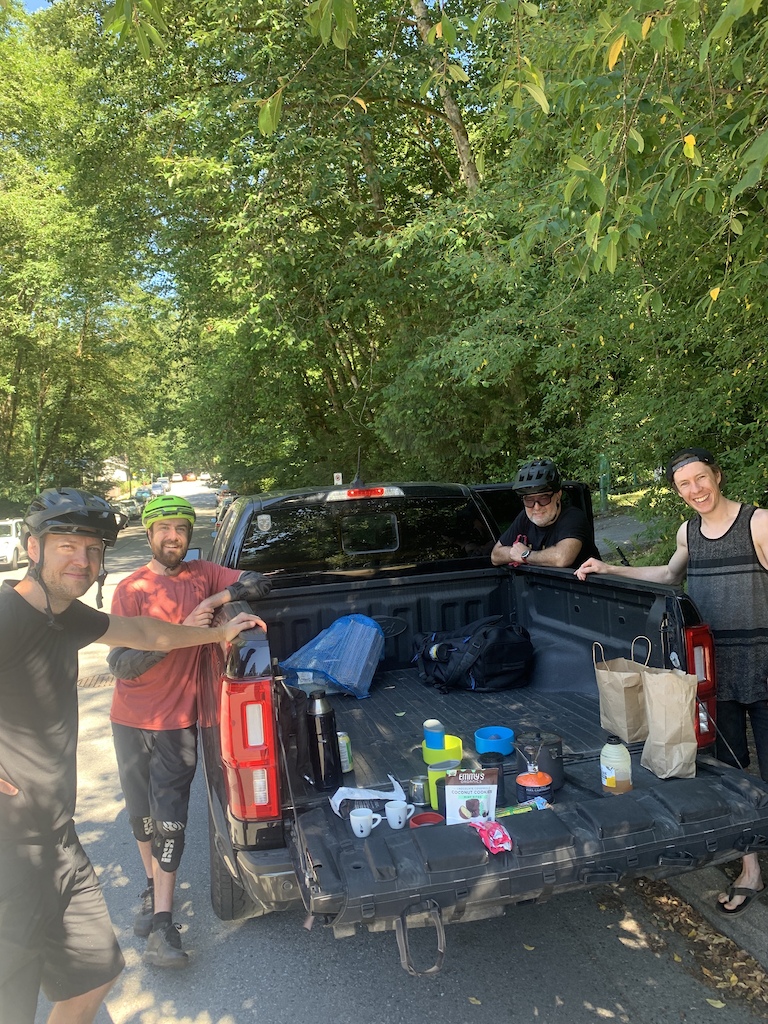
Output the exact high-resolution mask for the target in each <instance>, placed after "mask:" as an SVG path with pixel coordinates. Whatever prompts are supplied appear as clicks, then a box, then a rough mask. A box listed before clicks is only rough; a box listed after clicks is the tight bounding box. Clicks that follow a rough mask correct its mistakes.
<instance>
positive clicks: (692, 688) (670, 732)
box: [640, 668, 697, 779]
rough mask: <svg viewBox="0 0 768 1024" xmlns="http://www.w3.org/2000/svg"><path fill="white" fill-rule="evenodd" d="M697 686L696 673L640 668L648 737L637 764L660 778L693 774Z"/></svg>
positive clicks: (672, 669) (683, 777)
mask: <svg viewBox="0 0 768 1024" xmlns="http://www.w3.org/2000/svg"><path fill="white" fill-rule="evenodd" d="M696 688H697V679H696V676H695V675H690V674H689V673H687V672H682V671H681V670H680V669H677V668H644V669H643V693H644V695H645V711H646V717H647V719H648V739H647V740H646V741H645V746H644V747H643V753H642V755H641V757H640V764H641V765H642V766H643V768H648V769H649V771H652V772H653V774H654V775H656V776H658V778H660V779H692V778H693V777H694V776H695V774H696V750H697V745H696V729H695V726H694V715H695V713H696Z"/></svg>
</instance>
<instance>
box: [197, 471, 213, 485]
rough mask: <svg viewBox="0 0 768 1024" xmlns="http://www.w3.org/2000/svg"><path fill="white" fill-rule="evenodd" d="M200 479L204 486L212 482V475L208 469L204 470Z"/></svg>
mask: <svg viewBox="0 0 768 1024" xmlns="http://www.w3.org/2000/svg"><path fill="white" fill-rule="evenodd" d="M199 479H200V480H202V481H203V483H204V484H207V483H210V480H211V474H210V473H209V472H208V470H207V469H205V470H203V472H202V473H201V474H200V476H199Z"/></svg>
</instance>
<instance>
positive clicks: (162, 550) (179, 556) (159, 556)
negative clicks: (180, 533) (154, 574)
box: [152, 544, 188, 569]
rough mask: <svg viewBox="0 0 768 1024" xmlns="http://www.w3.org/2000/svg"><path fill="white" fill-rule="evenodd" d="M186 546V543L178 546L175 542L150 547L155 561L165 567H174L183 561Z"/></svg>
mask: <svg viewBox="0 0 768 1024" xmlns="http://www.w3.org/2000/svg"><path fill="white" fill-rule="evenodd" d="M187 547H188V545H187V544H183V545H181V546H180V547H179V546H177V545H175V544H159V545H158V546H157V548H153V549H152V555H153V557H154V559H155V561H156V562H159V563H160V565H162V566H164V567H165V568H166V569H176V568H178V566H179V565H181V563H182V562H183V561H184V555H186V553H187Z"/></svg>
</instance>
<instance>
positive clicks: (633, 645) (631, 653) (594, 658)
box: [592, 634, 653, 668]
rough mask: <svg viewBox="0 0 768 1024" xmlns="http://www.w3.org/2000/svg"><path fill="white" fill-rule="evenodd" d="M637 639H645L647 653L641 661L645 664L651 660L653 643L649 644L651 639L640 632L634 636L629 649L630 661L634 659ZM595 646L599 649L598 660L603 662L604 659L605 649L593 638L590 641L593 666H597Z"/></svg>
mask: <svg viewBox="0 0 768 1024" xmlns="http://www.w3.org/2000/svg"><path fill="white" fill-rule="evenodd" d="M638 640H645V642H646V643H647V644H648V653H647V654H646V656H645V661H644V662H643V664H644V665H647V664H648V662H649V661H650V660H651V649H652V647H653V645H652V644H651V641H650V640H649V639H648V637H647V636H643V635H642V634H640V636H636V637H635V639H634V640H633V641H632V646H631V647H630V649H629V657H630V660H631V661H634V660H635V644H636V643H637V641H638ZM596 647H598V648H599V649H600V660H601V661H603V662H604V661H605V651H604V650H603V645H602V644H601V643H600V641H599V640H593V641H592V664H593V665H594V666H595V668H597V657H596V655H595V648H596Z"/></svg>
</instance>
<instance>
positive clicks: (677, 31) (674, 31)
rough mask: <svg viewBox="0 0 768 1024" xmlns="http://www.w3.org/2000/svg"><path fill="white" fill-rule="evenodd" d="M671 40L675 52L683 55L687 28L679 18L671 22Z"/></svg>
mask: <svg viewBox="0 0 768 1024" xmlns="http://www.w3.org/2000/svg"><path fill="white" fill-rule="evenodd" d="M669 38H670V39H671V40H672V45H673V46H674V48H675V50H677V52H678V53H682V52H683V49H684V48H685V28H684V27H683V23H682V22H681V21H679V20H678V19H677V18H672V19H671V20H670V22H669Z"/></svg>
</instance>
